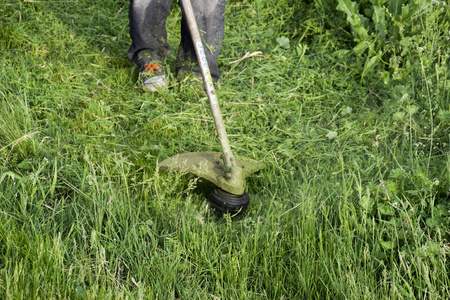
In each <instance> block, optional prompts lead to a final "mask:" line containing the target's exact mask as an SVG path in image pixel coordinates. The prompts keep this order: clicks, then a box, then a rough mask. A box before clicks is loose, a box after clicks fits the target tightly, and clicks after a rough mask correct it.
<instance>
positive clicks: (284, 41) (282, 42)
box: [277, 36, 290, 49]
mask: <svg viewBox="0 0 450 300" xmlns="http://www.w3.org/2000/svg"><path fill="white" fill-rule="evenodd" d="M277 43H278V45H279V46H280V47H281V48H284V49H288V48H289V43H290V41H289V39H288V38H287V37H285V36H280V37H277Z"/></svg>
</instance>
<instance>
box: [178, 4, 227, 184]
mask: <svg viewBox="0 0 450 300" xmlns="http://www.w3.org/2000/svg"><path fill="white" fill-rule="evenodd" d="M182 2H183V7H184V12H185V17H186V20H187V22H188V25H189V29H190V32H191V37H192V42H193V44H194V45H195V52H196V54H197V59H198V63H199V65H200V70H201V72H202V76H203V82H204V83H205V89H206V93H207V95H208V99H209V106H210V107H211V111H212V114H213V117H214V123H215V125H216V131H217V135H218V136H219V140H220V145H221V147H222V153H223V156H224V164H225V168H226V173H227V177H228V178H230V177H231V176H232V175H231V172H232V168H233V167H234V166H235V160H234V156H233V153H232V151H231V147H230V142H229V140H228V136H227V132H226V130H225V125H224V122H223V118H222V114H221V113H220V107H219V101H218V100H217V96H216V92H215V90H214V83H213V79H212V77H211V72H210V71H209V66H208V62H207V60H206V56H205V51H208V49H206V47H204V46H203V44H202V41H201V38H200V33H199V30H198V27H197V22H196V20H195V16H194V10H193V9H192V5H191V1H189V0H183V1H182Z"/></svg>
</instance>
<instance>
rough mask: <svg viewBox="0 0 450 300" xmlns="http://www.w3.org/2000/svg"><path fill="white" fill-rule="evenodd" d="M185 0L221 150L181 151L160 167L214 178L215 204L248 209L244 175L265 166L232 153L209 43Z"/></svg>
mask: <svg viewBox="0 0 450 300" xmlns="http://www.w3.org/2000/svg"><path fill="white" fill-rule="evenodd" d="M182 3H183V7H184V12H185V17H186V20H187V23H188V26H189V30H190V33H191V37H192V42H193V44H194V46H195V52H196V55H197V59H198V62H199V65H200V70H201V72H202V77H203V83H204V87H205V90H206V93H207V95H208V99H209V105H210V108H211V112H212V115H213V118H214V123H215V126H216V131H217V135H218V137H219V141H220V145H221V147H222V153H220V152H191V153H183V154H178V155H176V156H172V157H169V158H167V159H166V160H164V161H163V162H161V163H160V164H159V168H160V169H164V170H173V171H180V172H185V173H192V174H195V175H197V176H199V177H202V178H204V179H206V180H208V181H210V182H212V183H213V184H215V185H216V186H217V187H218V188H216V189H214V190H213V192H212V193H211V203H212V206H213V207H214V208H215V209H216V210H217V211H219V212H222V213H226V212H229V213H235V212H238V211H239V210H243V209H245V208H246V207H247V205H248V203H249V201H250V198H249V196H248V194H247V193H245V178H246V177H247V176H248V175H249V174H251V173H253V172H256V171H258V170H260V169H262V168H264V163H261V162H257V161H254V160H250V159H247V158H243V157H237V156H235V155H233V152H232V151H231V147H230V142H229V140H228V136H227V133H226V130H225V125H224V122H223V118H222V114H221V112H220V108H219V102H218V99H217V96H216V92H215V90H214V83H213V79H212V77H211V72H210V71H209V66H208V62H207V60H206V56H205V51H206V47H204V46H203V44H202V42H201V39H200V33H199V30H198V27H197V22H196V20H195V16H194V11H193V9H192V5H191V1H190V0H182Z"/></svg>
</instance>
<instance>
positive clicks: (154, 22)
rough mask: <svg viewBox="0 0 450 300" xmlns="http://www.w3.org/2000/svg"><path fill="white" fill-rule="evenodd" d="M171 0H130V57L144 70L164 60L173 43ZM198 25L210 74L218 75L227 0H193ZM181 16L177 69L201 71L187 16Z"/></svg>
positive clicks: (217, 77)
mask: <svg viewBox="0 0 450 300" xmlns="http://www.w3.org/2000/svg"><path fill="white" fill-rule="evenodd" d="M171 3H172V0H130V10H129V14H128V17H129V19H130V37H131V40H132V44H131V46H130V48H129V49H128V57H129V58H130V59H131V61H132V62H134V63H135V64H137V65H138V66H139V68H140V70H142V68H143V66H144V65H145V64H148V63H152V62H160V63H162V62H164V59H165V58H166V56H167V54H168V53H169V50H170V47H169V44H168V43H167V31H166V20H167V17H168V16H169V13H170V4H171ZM191 3H192V7H193V9H194V13H195V18H196V20H197V26H198V29H199V31H200V36H201V38H202V42H203V44H204V45H205V47H206V48H207V49H208V51H206V58H207V60H208V64H209V68H210V71H211V75H212V77H213V78H214V80H216V81H217V80H218V79H219V67H218V66H217V57H218V55H219V51H220V47H221V45H222V40H223V33H224V26H225V25H224V13H225V0H191ZM180 6H181V11H182V13H183V17H182V19H181V43H180V46H179V48H178V58H177V72H178V74H182V73H184V72H190V71H192V72H195V73H197V74H201V72H200V68H199V66H198V62H197V57H196V55H195V49H194V45H193V43H192V39H191V34H190V32H189V27H188V24H187V21H186V18H185V17H184V9H183V6H182V4H181V2H180Z"/></svg>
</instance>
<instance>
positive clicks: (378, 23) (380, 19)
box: [372, 5, 386, 42]
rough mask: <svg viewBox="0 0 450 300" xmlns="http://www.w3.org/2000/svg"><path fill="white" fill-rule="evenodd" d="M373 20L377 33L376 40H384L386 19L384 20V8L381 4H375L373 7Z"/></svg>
mask: <svg viewBox="0 0 450 300" xmlns="http://www.w3.org/2000/svg"><path fill="white" fill-rule="evenodd" d="M372 19H373V22H374V23H375V29H376V31H377V34H378V40H379V41H381V42H384V40H385V38H386V20H385V9H384V7H382V6H381V5H376V6H375V7H374V11H373V15H372Z"/></svg>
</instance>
